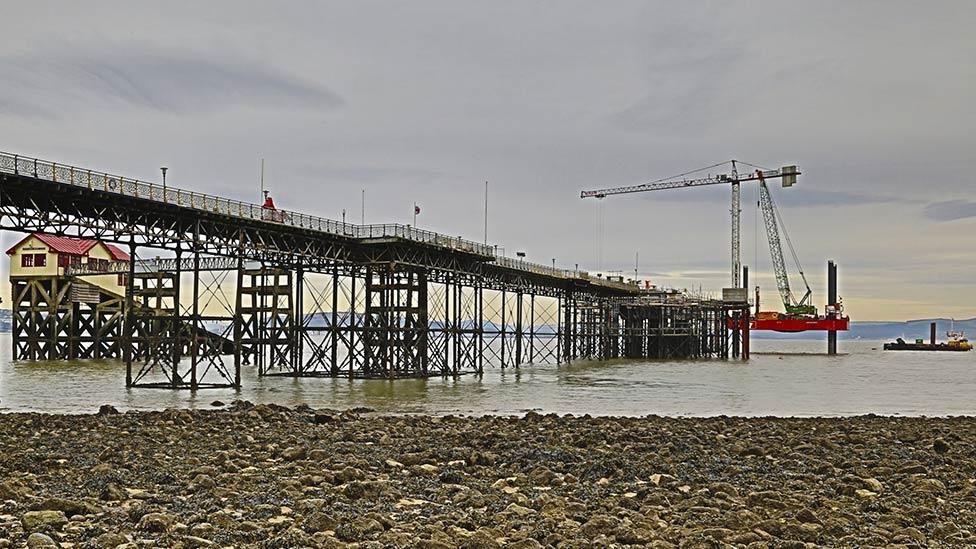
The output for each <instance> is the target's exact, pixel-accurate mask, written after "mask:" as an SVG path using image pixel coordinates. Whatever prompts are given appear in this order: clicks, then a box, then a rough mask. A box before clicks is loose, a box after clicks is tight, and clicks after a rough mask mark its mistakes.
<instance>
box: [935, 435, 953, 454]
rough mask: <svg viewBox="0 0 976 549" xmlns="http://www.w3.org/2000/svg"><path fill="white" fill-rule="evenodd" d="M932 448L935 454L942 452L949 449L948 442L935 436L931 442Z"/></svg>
mask: <svg viewBox="0 0 976 549" xmlns="http://www.w3.org/2000/svg"><path fill="white" fill-rule="evenodd" d="M932 450H933V451H935V453H936V454H940V455H941V454H944V453H946V452H948V451H949V443H948V442H946V441H945V440H942V439H941V438H937V439H935V441H933V442H932Z"/></svg>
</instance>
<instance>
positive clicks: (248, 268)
mask: <svg viewBox="0 0 976 549" xmlns="http://www.w3.org/2000/svg"><path fill="white" fill-rule="evenodd" d="M0 229H4V230H10V231H17V232H21V233H27V234H33V233H40V234H47V235H58V236H66V237H72V238H79V239H89V240H97V241H100V242H108V243H114V244H115V245H116V246H118V247H119V248H120V249H122V250H124V251H125V252H126V254H127V256H128V260H126V261H105V262H98V263H97V264H96V265H92V264H91V263H89V264H83V265H66V266H64V269H60V267H59V269H58V270H57V272H56V273H55V274H53V275H50V276H33V275H30V274H24V273H23V272H19V273H18V274H17V275H13V274H12V275H11V284H12V301H11V309H12V313H13V357H14V359H15V360H62V359H87V358H116V359H121V360H123V361H124V362H125V365H126V374H125V375H126V385H127V386H128V387H157V388H172V389H182V388H187V389H198V388H205V387H239V386H240V383H241V375H240V372H241V368H242V367H254V368H256V369H257V370H258V372H259V374H260V375H264V376H293V377H348V378H386V379H396V378H407V377H432V376H457V375H461V374H465V373H475V374H480V373H482V372H483V371H484V369H485V368H486V367H501V368H507V367H518V366H520V365H523V364H529V363H532V364H539V363H544V364H560V363H566V362H571V361H575V360H584V359H614V358H699V357H713V358H731V357H739V356H741V357H742V358H744V359H745V358H748V348H749V347H748V343H747V342H748V331H747V330H746V331H745V333H744V334H742V333H740V331H739V330H736V331H735V332H734V333H730V330H729V329H728V325H729V319H730V318H731V315H732V314H735V315H738V316H737V318H742V315H745V317H746V318H748V315H749V305H748V303H747V302H745V301H738V300H736V301H731V300H724V301H723V300H715V299H704V298H701V297H696V296H690V295H687V294H685V293H679V292H673V291H665V290H658V289H642V288H641V287H639V286H638V285H637V283H636V282H629V283H628V282H624V281H623V279H622V278H621V279H613V280H611V279H607V278H603V277H597V276H591V275H590V274H588V273H587V272H585V271H580V270H576V269H573V270H568V269H560V268H557V267H556V266H547V265H539V264H534V263H530V262H526V261H523V260H522V259H521V258H509V257H504V256H500V255H498V254H497V250H496V248H495V247H493V246H489V245H487V244H484V243H477V242H472V241H469V240H465V239H463V238H460V237H456V236H449V235H444V234H438V233H434V232H431V231H425V230H421V229H417V228H416V227H411V226H406V225H400V224H374V225H357V224H351V223H344V222H339V221H335V220H330V219H325V218H321V217H316V216H312V215H308V214H305V213H301V212H293V211H287V210H279V209H268V208H264V207H262V206H260V205H257V204H250V203H246V202H241V201H236V200H230V199H226V198H221V197H216V196H211V195H206V194H201V193H197V192H193V191H189V190H184V189H178V188H173V187H164V186H162V185H160V184H158V183H150V182H145V181H138V180H135V179H131V178H126V177H121V176H117V175H111V174H107V173H102V172H97V171H93V170H88V169H83V168H78V167H75V166H71V165H66V164H61V163H56V162H50V161H44V160H39V159H36V158H30V157H25V156H20V155H15V154H8V153H0ZM160 251H166V252H167V253H169V254H172V255H174V256H175V257H170V258H160V259H154V258H155V257H156V256H157V254H159V252H160ZM109 274H115V275H119V276H120V278H119V280H120V281H123V282H124V285H123V286H122V289H121V290H120V292H112V291H108V290H106V289H104V288H99V287H97V285H95V284H93V283H91V282H89V281H88V280H89V277H98V276H104V275H109ZM743 338H744V341H742V339H743ZM740 349H741V351H740Z"/></svg>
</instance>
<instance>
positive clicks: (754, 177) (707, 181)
mask: <svg viewBox="0 0 976 549" xmlns="http://www.w3.org/2000/svg"><path fill="white" fill-rule="evenodd" d="M732 162H735V161H734V160H733V161H732ZM761 173H762V176H760V175H758V174H756V173H747V174H742V175H739V174H737V173H735V171H734V170H733V171H732V172H731V173H727V174H725V173H723V174H718V175H714V176H708V177H699V178H692V179H668V180H662V181H653V182H651V183H643V184H640V185H630V186H627V187H611V188H608V189H599V190H595V191H582V192H581V193H580V198H606V197H608V196H613V195H617V194H630V193H642V192H646V191H663V190H666V189H681V188H684V187H701V186H704V185H719V184H722V183H726V184H732V183H742V182H745V181H759V180H760V179H776V178H778V177H783V178H789V177H791V176H792V177H794V178H795V176H797V175H799V174H800V172H798V171H796V166H786V167H783V168H781V169H778V170H763V171H762V172H761Z"/></svg>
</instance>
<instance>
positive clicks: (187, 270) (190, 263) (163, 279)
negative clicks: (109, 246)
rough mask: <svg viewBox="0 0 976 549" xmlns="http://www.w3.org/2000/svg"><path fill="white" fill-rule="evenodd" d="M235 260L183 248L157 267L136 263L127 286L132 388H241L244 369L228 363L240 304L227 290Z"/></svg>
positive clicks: (129, 365)
mask: <svg viewBox="0 0 976 549" xmlns="http://www.w3.org/2000/svg"><path fill="white" fill-rule="evenodd" d="M134 257H135V256H133V258H134ZM230 263H231V262H229V261H228V260H225V259H220V258H204V257H201V254H200V253H199V252H198V251H196V250H195V251H194V252H193V253H192V255H191V256H190V257H189V258H187V257H186V256H185V255H184V254H183V253H182V251H181V252H179V253H177V256H176V258H175V259H172V260H166V261H163V262H158V261H157V267H156V269H154V270H150V271H146V272H137V271H136V270H135V269H134V268H133V270H132V273H133V274H132V276H131V282H130V283H129V284H128V285H127V291H128V292H131V296H132V314H131V315H130V316H129V320H128V322H129V323H130V326H131V331H130V332H128V333H129V334H130V335H129V336H128V338H127V339H128V345H129V347H128V348H129V353H128V355H127V358H126V361H127V366H128V368H127V370H128V373H129V378H128V379H129V381H128V386H129V387H145V388H166V389H190V390H196V389H205V388H217V387H240V370H239V369H237V368H233V369H232V368H231V366H230V365H228V364H227V362H228V360H229V358H228V357H229V356H231V355H233V354H234V352H235V346H234V342H233V341H232V340H231V339H230V333H231V331H232V330H233V328H234V322H233V321H234V318H235V315H234V308H233V307H232V306H231V305H230V303H229V301H228V298H227V295H228V294H227V292H226V291H225V286H226V284H227V283H228V282H229V280H230V279H231V277H230V273H232V272H233V271H229V270H228V267H229V266H230ZM184 275H186V276H184ZM186 278H190V279H191V280H190V284H184V282H186V280H185V279H186ZM231 295H233V294H231ZM123 355H125V353H123ZM133 366H136V368H133Z"/></svg>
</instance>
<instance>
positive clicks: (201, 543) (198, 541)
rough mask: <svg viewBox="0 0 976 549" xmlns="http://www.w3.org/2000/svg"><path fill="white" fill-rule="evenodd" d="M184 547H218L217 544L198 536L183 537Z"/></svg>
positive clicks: (194, 548) (192, 548)
mask: <svg viewBox="0 0 976 549" xmlns="http://www.w3.org/2000/svg"><path fill="white" fill-rule="evenodd" d="M183 545H185V546H186V547H189V548H191V549H196V548H198V547H216V546H217V544H216V543H214V542H212V541H210V540H209V539H204V538H200V537H197V536H183Z"/></svg>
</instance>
